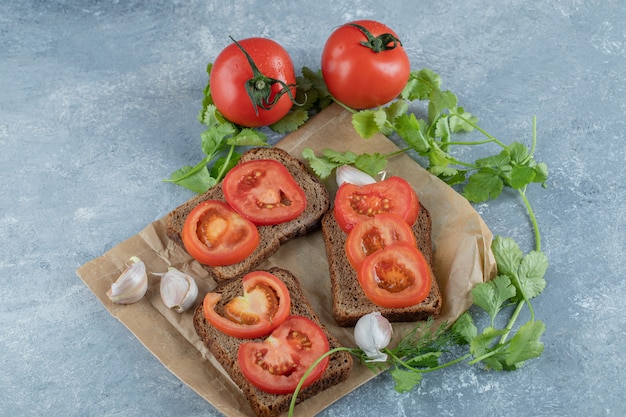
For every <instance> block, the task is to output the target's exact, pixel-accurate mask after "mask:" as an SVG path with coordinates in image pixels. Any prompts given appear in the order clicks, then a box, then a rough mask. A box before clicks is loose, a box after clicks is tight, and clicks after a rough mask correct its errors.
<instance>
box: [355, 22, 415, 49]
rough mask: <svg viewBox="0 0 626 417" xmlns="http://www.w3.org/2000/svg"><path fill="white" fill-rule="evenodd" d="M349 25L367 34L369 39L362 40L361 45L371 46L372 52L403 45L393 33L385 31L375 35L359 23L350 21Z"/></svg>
mask: <svg viewBox="0 0 626 417" xmlns="http://www.w3.org/2000/svg"><path fill="white" fill-rule="evenodd" d="M348 25H350V26H354V27H355V28H357V29H359V30H360V31H361V33H363V34H364V35H365V37H366V38H367V41H363V42H361V45H363V46H365V47H368V48H370V49H371V50H372V52H375V53H379V52H383V51H389V50H392V49H395V48H396V47H398V46H402V42H400V39H398V38H396V37H395V36H394V35H392V34H391V33H383V34H382V35H378V36H374V35H372V33H371V32H370V31H369V30H367V29H366V28H364V27H363V26H361V25H357V24H356V23H348Z"/></svg>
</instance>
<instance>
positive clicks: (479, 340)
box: [470, 326, 505, 360]
mask: <svg viewBox="0 0 626 417" xmlns="http://www.w3.org/2000/svg"><path fill="white" fill-rule="evenodd" d="M504 333H505V331H504V330H500V329H495V328H493V327H491V326H489V327H486V328H485V329H483V332H482V333H481V334H479V335H477V336H476V337H474V338H473V339H472V340H471V341H470V352H471V353H472V355H474V357H475V358H477V359H480V360H483V358H482V356H484V355H486V354H489V353H490V352H492V344H493V343H494V339H496V338H497V337H500V336H502V335H503V334H504Z"/></svg>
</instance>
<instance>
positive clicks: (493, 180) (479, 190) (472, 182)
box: [463, 168, 504, 203]
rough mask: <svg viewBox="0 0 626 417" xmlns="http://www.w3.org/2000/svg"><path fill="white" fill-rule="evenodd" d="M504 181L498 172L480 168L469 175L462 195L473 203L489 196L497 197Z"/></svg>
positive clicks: (487, 198)
mask: <svg viewBox="0 0 626 417" xmlns="http://www.w3.org/2000/svg"><path fill="white" fill-rule="evenodd" d="M503 188H504V183H503V182H502V179H500V177H499V176H498V173H497V172H495V171H494V170H491V169H484V168H481V169H479V170H478V172H476V173H474V174H472V175H470V177H469V181H468V183H467V185H466V186H465V188H464V189H463V195H464V196H465V198H467V199H468V200H469V201H471V202H473V203H480V202H483V201H486V200H489V199H490V198H493V199H495V198H497V197H498V196H499V195H500V193H502V189H503Z"/></svg>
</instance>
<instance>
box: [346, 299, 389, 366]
mask: <svg viewBox="0 0 626 417" xmlns="http://www.w3.org/2000/svg"><path fill="white" fill-rule="evenodd" d="M392 333H393V328H392V326H391V323H389V320H387V319H386V318H385V317H384V316H383V315H382V314H380V312H378V311H375V312H372V313H369V314H366V315H364V316H363V317H361V318H360V319H359V320H358V321H357V323H356V325H355V326H354V341H355V343H356V344H357V346H358V347H359V348H360V349H361V350H362V351H363V352H364V353H365V355H366V356H367V357H368V359H367V362H385V361H386V360H387V354H386V353H384V352H382V350H383V349H384V348H386V347H387V345H388V344H389V342H390V341H391V334H392Z"/></svg>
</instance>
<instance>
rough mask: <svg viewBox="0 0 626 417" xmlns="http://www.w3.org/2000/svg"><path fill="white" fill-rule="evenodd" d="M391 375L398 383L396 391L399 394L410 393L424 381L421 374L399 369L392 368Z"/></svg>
mask: <svg viewBox="0 0 626 417" xmlns="http://www.w3.org/2000/svg"><path fill="white" fill-rule="evenodd" d="M389 374H390V375H391V377H392V378H393V380H394V381H395V383H396V384H395V387H394V389H395V390H396V392H398V393H404V392H409V391H411V390H412V389H413V388H414V387H415V386H416V385H419V383H420V382H421V381H422V373H421V372H416V371H409V370H405V369H400V368H398V367H395V368H392V369H391V370H390V371H389Z"/></svg>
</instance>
